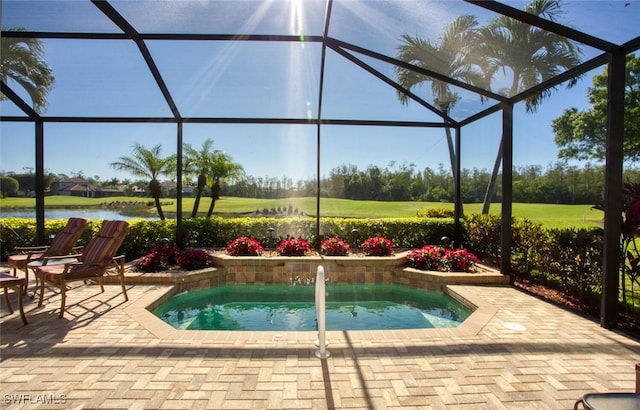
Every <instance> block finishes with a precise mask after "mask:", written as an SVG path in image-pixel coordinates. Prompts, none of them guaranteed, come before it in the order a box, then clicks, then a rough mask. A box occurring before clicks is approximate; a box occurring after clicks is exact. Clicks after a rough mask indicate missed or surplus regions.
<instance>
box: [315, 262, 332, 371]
mask: <svg viewBox="0 0 640 410" xmlns="http://www.w3.org/2000/svg"><path fill="white" fill-rule="evenodd" d="M325 292H326V291H325V281H324V268H323V267H322V265H318V270H317V273H316V317H317V320H318V347H319V348H320V350H317V351H316V357H318V358H320V359H326V358H328V357H329V356H331V354H330V353H329V351H328V350H327V342H326V340H327V339H326V308H325V297H326V293H325Z"/></svg>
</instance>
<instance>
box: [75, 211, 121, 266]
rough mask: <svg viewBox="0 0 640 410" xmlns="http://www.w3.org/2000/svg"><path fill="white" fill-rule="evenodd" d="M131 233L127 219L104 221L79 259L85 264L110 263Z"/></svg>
mask: <svg viewBox="0 0 640 410" xmlns="http://www.w3.org/2000/svg"><path fill="white" fill-rule="evenodd" d="M127 233H129V224H128V223H127V222H126V221H103V222H102V226H101V227H100V230H99V231H98V233H97V234H96V235H95V236H94V237H93V238H91V240H89V243H87V246H85V247H84V250H83V251H82V255H80V258H79V260H80V261H81V262H83V263H85V264H97V265H105V266H106V265H108V264H109V263H110V262H111V258H113V257H114V256H115V254H116V252H117V251H118V248H120V245H122V242H123V241H124V238H125V237H126V236H127Z"/></svg>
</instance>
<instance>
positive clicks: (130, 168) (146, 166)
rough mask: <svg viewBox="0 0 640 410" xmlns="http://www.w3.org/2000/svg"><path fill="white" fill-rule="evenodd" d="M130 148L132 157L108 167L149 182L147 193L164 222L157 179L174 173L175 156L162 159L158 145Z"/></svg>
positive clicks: (160, 148)
mask: <svg viewBox="0 0 640 410" xmlns="http://www.w3.org/2000/svg"><path fill="white" fill-rule="evenodd" d="M132 148H133V155H132V156H131V157H120V158H118V160H117V161H116V162H112V163H111V164H110V165H111V166H112V167H113V168H115V169H117V170H119V171H127V172H130V173H131V174H133V175H134V176H136V177H140V178H146V179H149V180H150V181H149V193H150V195H151V197H152V198H153V199H154V202H155V205H156V209H157V210H158V216H159V217H160V219H161V220H164V212H162V205H161V204H160V196H161V195H162V186H161V184H160V181H159V180H158V177H159V176H160V175H171V174H173V173H174V172H175V168H176V156H175V155H170V156H168V157H166V158H162V157H161V150H162V147H161V146H160V145H156V146H153V147H151V148H150V149H149V148H146V147H144V146H143V145H141V144H138V143H136V144H134V145H133V147H132Z"/></svg>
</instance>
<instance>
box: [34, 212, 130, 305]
mask: <svg viewBox="0 0 640 410" xmlns="http://www.w3.org/2000/svg"><path fill="white" fill-rule="evenodd" d="M128 232H129V224H128V223H127V222H125V221H103V222H102V226H101V227H100V230H99V231H98V233H97V234H96V235H95V236H94V237H93V238H91V240H89V243H87V246H85V247H84V249H83V250H82V253H81V254H80V255H75V256H76V258H77V259H76V260H74V261H72V262H65V263H55V262H56V260H59V259H60V258H69V256H70V255H66V256H64V257H46V258H44V259H43V262H44V264H43V266H40V267H38V268H36V270H35V273H36V277H37V278H38V279H39V280H40V300H39V302H38V306H42V300H43V297H44V288H45V286H46V285H51V286H54V287H57V288H58V289H60V295H61V298H62V302H61V305H60V315H59V316H60V317H62V316H63V314H64V309H65V302H66V291H67V283H69V282H72V281H80V280H81V281H85V283H86V282H88V281H95V282H97V283H98V284H99V285H100V289H101V291H102V292H104V276H105V275H107V274H110V273H115V274H116V275H118V276H119V278H120V284H121V286H122V293H123V295H124V299H125V301H127V300H129V297H128V296H127V290H126V288H125V283H124V255H120V256H115V254H116V252H117V251H118V249H119V248H120V245H121V244H122V242H123V241H124V238H125V237H126V236H127V233H128Z"/></svg>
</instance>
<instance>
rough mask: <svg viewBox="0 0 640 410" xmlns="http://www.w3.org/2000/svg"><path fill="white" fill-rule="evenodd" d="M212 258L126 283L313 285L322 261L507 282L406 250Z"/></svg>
mask: <svg viewBox="0 0 640 410" xmlns="http://www.w3.org/2000/svg"><path fill="white" fill-rule="evenodd" d="M214 263H215V266H214V267H212V268H205V269H202V270H198V271H190V272H183V271H170V272H155V273H140V272H127V273H126V274H125V275H126V282H127V283H128V284H136V283H139V284H173V285H175V287H174V292H173V293H179V292H182V291H185V290H192V289H202V288H209V287H214V286H219V285H224V284H227V283H246V284H312V283H314V282H315V276H316V271H317V268H318V266H319V265H322V266H323V267H324V270H325V277H326V278H327V282H328V283H347V284H349V283H394V284H401V285H407V286H411V287H415V288H421V289H429V290H437V291H441V290H443V288H444V286H445V285H454V284H492V285H496V284H498V285H506V284H508V283H509V276H507V275H502V274H501V273H500V272H499V271H497V270H495V269H491V268H488V267H486V266H482V267H481V270H480V271H479V272H474V273H464V272H436V271H421V270H418V269H413V268H409V267H406V264H407V263H406V252H403V253H399V254H397V255H393V256H383V257H377V256H371V257H339V256H334V257H320V256H304V257H286V256H277V257H262V256H257V257H233V256H228V255H226V254H216V255H215V256H214ZM109 279H111V280H109ZM107 282H110V283H116V278H108V279H107Z"/></svg>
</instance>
